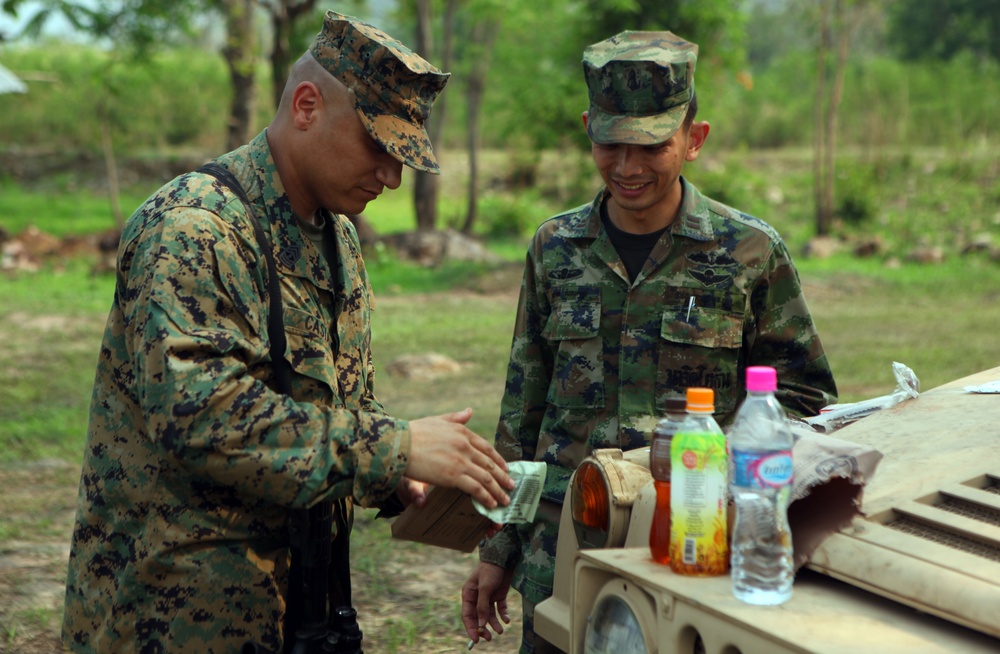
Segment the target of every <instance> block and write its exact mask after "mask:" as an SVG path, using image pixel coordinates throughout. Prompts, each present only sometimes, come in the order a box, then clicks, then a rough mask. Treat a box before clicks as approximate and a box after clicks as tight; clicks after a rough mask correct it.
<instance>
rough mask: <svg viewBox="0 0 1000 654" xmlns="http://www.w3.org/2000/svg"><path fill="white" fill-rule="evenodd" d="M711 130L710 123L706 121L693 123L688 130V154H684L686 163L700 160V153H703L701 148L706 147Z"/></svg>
mask: <svg viewBox="0 0 1000 654" xmlns="http://www.w3.org/2000/svg"><path fill="white" fill-rule="evenodd" d="M709 129H710V128H709V125H708V123H707V122H706V121H704V120H702V121H695V122H693V123H691V127H690V128H688V139H687V141H688V143H687V152H685V153H684V159H685V160H686V161H694V160H695V159H697V158H698V153H699V152H701V147H702V146H703V145H705V139H707V138H708V132H709Z"/></svg>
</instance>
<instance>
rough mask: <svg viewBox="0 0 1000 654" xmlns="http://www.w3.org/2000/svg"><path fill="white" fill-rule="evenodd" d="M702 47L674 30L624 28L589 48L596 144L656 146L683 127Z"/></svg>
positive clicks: (591, 131) (586, 63)
mask: <svg viewBox="0 0 1000 654" xmlns="http://www.w3.org/2000/svg"><path fill="white" fill-rule="evenodd" d="M697 59H698V46H697V45H695V44H694V43H689V42H688V41H685V40H684V39H682V38H680V37H679V36H677V35H676V34H673V33H672V32H622V33H620V34H617V35H615V36H612V37H611V38H610V39H607V40H606V41H601V42H600V43H595V44H594V45H591V46H588V47H587V49H586V50H584V51H583V74H584V76H585V77H586V78H587V91H588V93H589V94H590V110H589V114H588V117H587V134H588V135H589V136H590V139H591V140H592V141H593V142H594V143H601V144H608V143H635V144H639V145H654V144H656V143H663V142H664V141H667V140H669V139H670V137H671V136H673V135H674V132H676V131H677V128H678V127H680V126H681V123H682V122H683V121H684V116H685V114H686V113H687V108H688V104H689V103H690V102H691V98H692V97H693V96H694V68H695V63H696V62H697Z"/></svg>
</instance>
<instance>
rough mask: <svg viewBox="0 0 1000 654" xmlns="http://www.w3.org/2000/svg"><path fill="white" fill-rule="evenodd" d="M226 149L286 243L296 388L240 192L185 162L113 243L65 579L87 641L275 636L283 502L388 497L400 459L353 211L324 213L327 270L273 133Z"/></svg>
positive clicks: (83, 643)
mask: <svg viewBox="0 0 1000 654" xmlns="http://www.w3.org/2000/svg"><path fill="white" fill-rule="evenodd" d="M219 162H220V163H222V164H223V165H225V166H226V167H227V168H229V170H230V171H231V172H233V174H234V175H235V176H236V178H237V179H238V180H239V181H240V183H241V185H242V186H243V187H244V189H245V190H246V192H247V194H248V195H249V197H250V200H251V203H252V205H253V206H254V209H255V213H256V217H257V219H258V220H259V221H260V222H261V225H262V226H263V228H264V231H265V232H266V233H267V235H268V239H269V241H270V243H271V244H272V247H273V250H274V254H275V259H276V263H277V268H278V275H279V277H280V283H281V294H282V299H283V303H284V328H285V335H286V337H287V341H288V344H287V350H286V352H285V358H286V359H287V360H288V362H289V363H290V364H291V366H292V368H293V369H294V375H293V377H294V379H293V384H292V385H293V396H292V397H288V396H283V395H280V394H278V393H277V392H276V391H275V390H273V385H272V383H271V376H272V373H271V363H270V357H269V351H268V350H269V341H268V338H267V315H268V303H267V290H266V289H267V284H266V281H267V275H268V273H267V265H266V260H265V259H264V257H263V255H262V253H261V252H260V251H259V250H258V246H257V241H256V240H255V238H254V233H253V228H252V225H251V223H250V221H249V220H248V219H247V217H246V215H245V211H244V206H243V204H242V202H241V201H240V200H239V198H238V196H237V195H236V194H235V193H233V192H231V191H229V190H224V189H223V187H222V186H221V185H220V184H219V183H217V182H216V180H215V179H214V178H212V177H209V176H206V175H203V174H196V173H191V174H186V175H181V176H180V177H178V178H176V179H174V180H173V181H171V182H169V183H168V184H166V185H165V186H164V187H163V188H161V189H160V190H159V191H158V192H157V193H155V194H154V195H153V196H152V197H151V198H150V199H149V200H148V201H147V202H146V203H145V204H144V205H143V206H142V207H140V208H139V209H138V210H137V211H136V213H134V214H133V215H132V217H131V218H130V219H129V221H128V222H127V224H126V226H125V228H124V231H123V234H122V238H121V243H120V246H119V251H118V271H117V284H116V287H115V296H114V302H113V305H112V308H111V312H110V315H109V317H108V323H107V328H106V331H105V334H104V340H103V343H102V345H101V351H100V356H99V361H98V366H97V374H96V379H95V383H94V392H93V399H92V404H91V412H90V425H89V429H88V434H87V444H86V450H85V453H84V462H83V471H82V476H81V481H80V491H79V500H78V508H77V517H76V526H75V529H74V532H73V542H72V551H71V554H70V562H69V574H68V579H67V589H66V608H65V616H64V622H63V639H64V641H65V643H66V644H67V645H68V646H69V647H70V648H71V649H72V650H74V651H79V652H101V653H107V652H130V653H132V652H203V653H208V652H217V653H222V652H226V653H229V652H236V651H239V648H240V646H241V645H242V644H243V643H244V642H245V641H247V640H254V641H257V642H260V643H261V644H263V645H265V646H266V647H268V648H270V649H273V650H280V648H281V622H282V618H283V615H284V607H285V603H284V596H285V591H286V586H287V574H288V566H289V554H288V536H287V518H288V514H289V509H291V508H302V507H307V506H309V505H311V504H313V503H315V502H317V501H319V500H322V499H327V498H348V497H353V498H355V499H356V500H357V501H359V502H360V503H361V504H363V505H372V504H377V503H379V502H381V501H382V500H383V499H385V498H386V497H387V496H388V495H390V494H391V493H392V492H393V490H394V489H395V487H396V485H397V484H398V483H399V481H400V479H401V477H402V474H403V471H404V469H405V467H406V463H407V457H408V454H409V447H410V431H409V426H408V423H407V422H405V421H401V420H396V419H393V418H389V417H387V416H386V415H385V413H384V410H383V408H382V406H381V405H380V404H379V403H378V401H377V400H376V398H375V396H374V394H373V388H372V383H373V372H374V370H373V366H372V359H371V353H370V350H369V345H370V339H371V331H370V312H371V309H372V297H371V289H370V286H369V283H368V278H367V275H366V273H365V269H364V264H363V262H362V259H361V253H360V248H359V244H358V239H357V235H356V234H355V232H354V228H353V227H352V226H351V224H350V222H349V221H348V220H347V219H346V218H345V217H343V216H334V215H329V214H327V215H326V216H325V218H326V220H332V221H334V223H333V224H334V228H335V233H336V237H337V238H336V242H337V247H336V250H337V266H336V270H334V271H332V272H331V270H330V267H329V266H328V264H327V261H326V258H325V257H324V255H323V253H322V252H321V251H320V247H318V246H317V244H316V243H314V242H313V241H312V240H310V239H309V238H305V237H304V236H303V234H302V230H301V229H300V227H299V225H298V222H297V219H296V218H295V216H294V214H293V213H292V210H291V205H290V203H289V200H288V197H287V196H286V195H285V193H284V190H283V188H282V185H281V181H280V179H279V177H278V174H277V170H276V168H275V165H274V161H273V159H272V157H271V153H270V149H269V147H268V143H267V138H266V132H264V133H261V134H260V135H258V136H257V137H256V138H255V139H254V140H253V141H252V142H251V143H250V144H249V145H247V146H244V147H242V148H239V149H237V150H235V151H234V152H231V153H229V154H228V155H225V156H223V157H221V158H220V159H219ZM335 316H339V319H335ZM335 339H336V340H337V341H339V348H338V347H336V346H335V345H334V343H335Z"/></svg>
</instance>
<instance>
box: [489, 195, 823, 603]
mask: <svg viewBox="0 0 1000 654" xmlns="http://www.w3.org/2000/svg"><path fill="white" fill-rule="evenodd" d="M682 182H683V184H684V199H683V202H682V205H681V209H680V213H679V215H678V218H677V220H676V221H675V222H674V223H673V224H672V225H671V226H670V228H668V229H667V231H666V232H664V234H663V236H662V237H661V238H660V240H659V242H658V243H657V244H656V245H655V247H654V248H653V250H652V252H651V253H650V256H649V259H648V260H647V261H646V264H645V266H644V267H643V268H642V270H641V272H640V273H639V274H638V275H637V276H636V279H635V281H634V282H630V281H629V276H628V273H627V272H626V270H625V266H624V264H623V263H622V262H621V260H620V258H619V257H618V254H617V252H616V251H615V248H614V246H613V245H612V244H611V241H610V240H609V238H608V235H607V233H606V232H605V230H604V229H602V227H601V219H600V207H601V203H602V202H603V200H604V197H605V193H606V191H602V192H601V193H599V194H598V196H597V198H596V199H595V200H594V202H592V203H591V204H589V205H585V206H583V207H579V208H577V209H574V210H572V211H569V212H566V213H564V214H561V215H559V216H556V217H554V218H552V219H550V220H548V221H546V222H545V223H543V224H542V225H541V227H539V229H538V231H537V233H536V234H535V236H534V239H533V240H532V243H531V246H530V249H529V251H528V259H527V263H526V266H525V271H524V280H523V283H522V287H521V297H520V303H519V305H518V313H517V321H516V324H515V327H514V338H513V343H512V346H511V354H510V363H509V367H508V371H507V383H506V390H505V392H504V397H503V401H502V404H501V409H500V422H499V425H498V427H497V434H496V448H497V450H498V451H499V452H500V453H501V454H502V455H503V456H504V457H505V458H506V459H507V460H510V461H514V460H522V459H523V460H527V461H545V462H546V463H548V464H549V465H548V475H547V478H546V484H545V485H546V492H545V495H544V498H545V499H547V500H551V501H553V502H555V503H557V504H562V501H563V497H564V495H565V492H566V484H567V481H568V479H569V476H570V475H571V474H572V472H573V470H574V469H575V468H576V467H577V466H578V465H579V464H580V462H581V461H582V460H583V459H584V458H585V457H586V456H587V455H589V454H590V452H591V451H592V450H593V449H595V448H601V447H620V448H622V449H631V448H635V447H640V446H643V445H647V444H648V443H649V436H650V433H651V431H652V428H653V426H654V425H655V423H656V421H657V420H658V419H659V418H660V417H662V416H663V415H664V413H665V402H666V400H667V398H668V397H683V396H684V393H685V391H686V389H687V388H688V387H693V386H699V387H708V388H712V389H714V391H715V398H716V411H715V418H716V420H717V421H718V422H719V424H720V425H722V426H723V427H725V426H727V425H728V424H729V423H730V422H731V420H732V418H733V416H734V412H735V410H736V408H737V406H738V405H739V403H740V401H741V400H742V398H743V396H744V394H745V392H744V387H745V370H746V368H747V367H748V366H753V365H767V366H773V367H774V368H776V369H777V371H778V384H779V387H778V391H777V397H778V400H779V401H780V402H781V404H782V405H783V406H784V407H785V409H787V410H788V411H789V412H790V413H791V414H794V415H799V416H802V415H814V414H816V413H818V412H819V410H820V408H822V407H824V406H826V405H827V404H830V403H832V402H835V401H836V394H837V391H836V386H835V384H834V380H833V375H832V373H831V371H830V368H829V365H828V364H827V360H826V355H825V354H824V352H823V347H822V345H821V343H820V339H819V336H818V335H817V333H816V329H815V326H814V324H813V321H812V317H811V316H810V313H809V309H808V307H807V306H806V301H805V298H804V297H803V295H802V289H801V286H800V283H799V277H798V273H797V271H796V270H795V267H794V265H793V263H792V260H791V257H790V255H789V253H788V250H787V248H786V247H785V245H784V243H783V242H782V241H781V239H780V238H779V237H778V235H777V233H776V232H775V231H774V230H773V229H772V228H771V227H770V226H768V225H767V224H766V223H764V222H762V221H760V220H758V219H756V218H753V217H751V216H748V215H746V214H743V213H741V212H739V211H736V210H734V209H732V208H729V207H726V206H724V205H722V204H720V203H718V202H715V201H713V200H711V199H709V198H707V197H705V196H703V195H702V194H701V193H700V192H699V191H698V190H697V189H696V188H695V187H694V186H692V185H691V184H689V183H688V182H687V181H686V180H683V178H682ZM540 515H543V516H546V515H547V516H549V518H550V519H548V520H546V519H545V518H544V517H543V519H542V521H541V522H539V523H538V524H534V525H523V526H518V527H516V528H515V527H514V526H507V527H506V528H505V529H504V530H503V531H502V532H501V533H500V534H498V535H497V536H495V537H494V538H493V539H491V540H490V541H488V542H487V543H486V544H484V546H483V547H482V548H481V551H480V557H481V559H482V560H484V561H488V562H491V563H496V564H498V565H501V566H503V567H505V568H508V569H510V568H512V567H515V565H516V564H520V565H518V573H517V574H516V575H515V578H514V585H515V587H516V588H518V590H520V591H521V592H522V593H523V594H524V595H525V597H526V598H527V599H529V600H530V601H532V602H538V601H540V600H541V599H544V597H546V596H548V595H549V594H550V593H551V583H552V570H553V568H554V565H553V564H554V561H553V560H552V559H551V557H553V556H554V555H555V533H556V528H557V526H558V524H557V521H558V510H553V511H548V512H543V513H540Z"/></svg>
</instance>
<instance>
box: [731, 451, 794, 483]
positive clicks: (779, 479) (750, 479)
mask: <svg viewBox="0 0 1000 654" xmlns="http://www.w3.org/2000/svg"><path fill="white" fill-rule="evenodd" d="M792 475H793V469H792V452H791V450H780V451H766V452H760V451H753V450H737V449H734V450H733V484H734V485H736V486H744V487H756V488H781V487H783V486H788V485H789V484H791V483H792Z"/></svg>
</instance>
